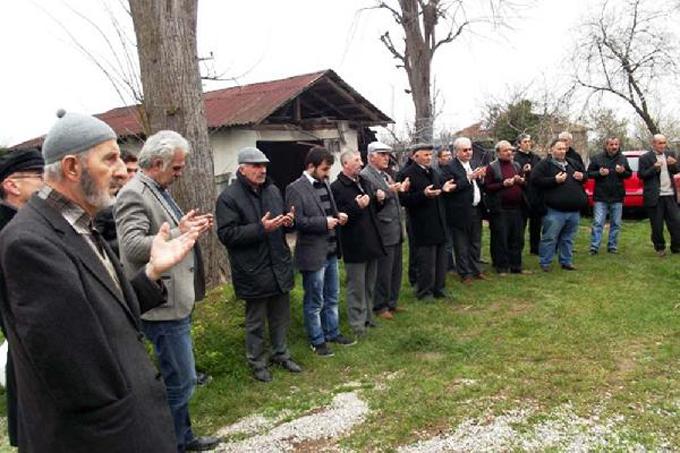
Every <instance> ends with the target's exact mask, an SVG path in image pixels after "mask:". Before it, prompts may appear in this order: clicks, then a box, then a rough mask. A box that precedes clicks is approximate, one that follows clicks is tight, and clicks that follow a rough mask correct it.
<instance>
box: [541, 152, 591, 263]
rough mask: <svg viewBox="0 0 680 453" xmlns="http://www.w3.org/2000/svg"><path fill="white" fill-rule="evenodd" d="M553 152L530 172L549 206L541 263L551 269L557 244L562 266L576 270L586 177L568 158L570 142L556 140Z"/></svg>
mask: <svg viewBox="0 0 680 453" xmlns="http://www.w3.org/2000/svg"><path fill="white" fill-rule="evenodd" d="M550 153H551V155H552V157H548V158H546V159H544V160H542V161H541V162H539V164H538V165H537V166H536V168H534V171H533V172H532V174H531V184H533V185H534V187H535V188H536V189H537V190H540V191H542V192H543V200H544V202H545V205H546V214H545V216H544V217H543V232H542V234H541V242H540V245H539V250H538V252H539V263H540V265H541V269H543V270H544V271H546V272H548V271H549V270H550V263H551V262H552V259H553V255H554V254H555V246H557V248H558V249H559V262H560V264H561V265H562V269H565V270H570V271H573V270H575V269H576V268H575V267H574V265H573V263H572V260H573V250H574V237H575V236H576V232H577V230H578V223H579V220H580V213H579V211H580V210H581V209H582V208H583V207H584V206H585V205H586V203H587V197H586V193H585V191H584V190H583V183H584V182H585V181H586V179H587V176H586V175H585V174H584V173H583V171H582V167H581V166H580V164H578V163H577V162H574V161H572V160H570V159H567V158H566V157H565V155H566V153H567V145H566V143H565V142H564V141H562V140H559V139H557V140H554V141H553V142H552V143H551V144H550Z"/></svg>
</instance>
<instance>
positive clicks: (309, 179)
mask: <svg viewBox="0 0 680 453" xmlns="http://www.w3.org/2000/svg"><path fill="white" fill-rule="evenodd" d="M302 174H303V175H304V176H305V178H307V181H309V183H310V184H312V185H314V183H315V182H322V181H319V180H318V179H316V178H315V177H313V176H312V175H310V174H309V173H307V170H305V171H303V172H302Z"/></svg>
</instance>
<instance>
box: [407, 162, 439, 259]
mask: <svg viewBox="0 0 680 453" xmlns="http://www.w3.org/2000/svg"><path fill="white" fill-rule="evenodd" d="M428 173H429V174H428ZM406 178H409V179H410V181H411V187H410V190H409V191H408V192H404V193H403V194H401V196H400V200H401V204H402V205H403V206H404V207H405V208H406V211H407V212H408V215H409V219H410V222H411V229H412V231H413V238H414V244H415V246H416V247H421V246H428V245H438V244H443V243H444V242H446V226H445V225H446V213H445V208H444V203H443V201H442V196H441V195H440V196H438V197H435V198H428V197H426V196H425V193H424V192H423V191H424V190H425V187H427V186H429V185H433V186H434V188H435V189H441V186H442V181H441V178H440V176H439V174H438V173H437V172H436V171H434V170H432V169H430V171H429V172H426V171H425V169H424V168H422V167H421V166H420V165H418V164H415V163H414V164H412V165H409V166H408V167H407V168H405V169H404V171H403V179H406Z"/></svg>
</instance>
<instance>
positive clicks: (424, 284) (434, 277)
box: [416, 242, 446, 299]
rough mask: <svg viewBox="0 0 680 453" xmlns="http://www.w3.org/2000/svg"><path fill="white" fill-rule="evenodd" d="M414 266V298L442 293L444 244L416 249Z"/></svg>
mask: <svg viewBox="0 0 680 453" xmlns="http://www.w3.org/2000/svg"><path fill="white" fill-rule="evenodd" d="M416 266H417V267H418V280H417V283H416V297H417V298H418V299H423V298H425V297H428V296H436V295H438V294H441V293H443V292H444V284H445V282H446V242H442V243H441V244H438V245H425V246H419V247H416Z"/></svg>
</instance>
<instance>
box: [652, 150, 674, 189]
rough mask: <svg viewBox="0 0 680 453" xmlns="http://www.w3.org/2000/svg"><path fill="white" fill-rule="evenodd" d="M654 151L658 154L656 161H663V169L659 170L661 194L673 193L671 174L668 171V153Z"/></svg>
mask: <svg viewBox="0 0 680 453" xmlns="http://www.w3.org/2000/svg"><path fill="white" fill-rule="evenodd" d="M654 153H655V154H656V161H657V162H660V163H661V171H660V172H659V195H660V196H668V195H673V186H672V185H671V176H670V174H669V173H668V164H667V163H666V155H665V154H664V153H657V152H656V151H655V152H654Z"/></svg>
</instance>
